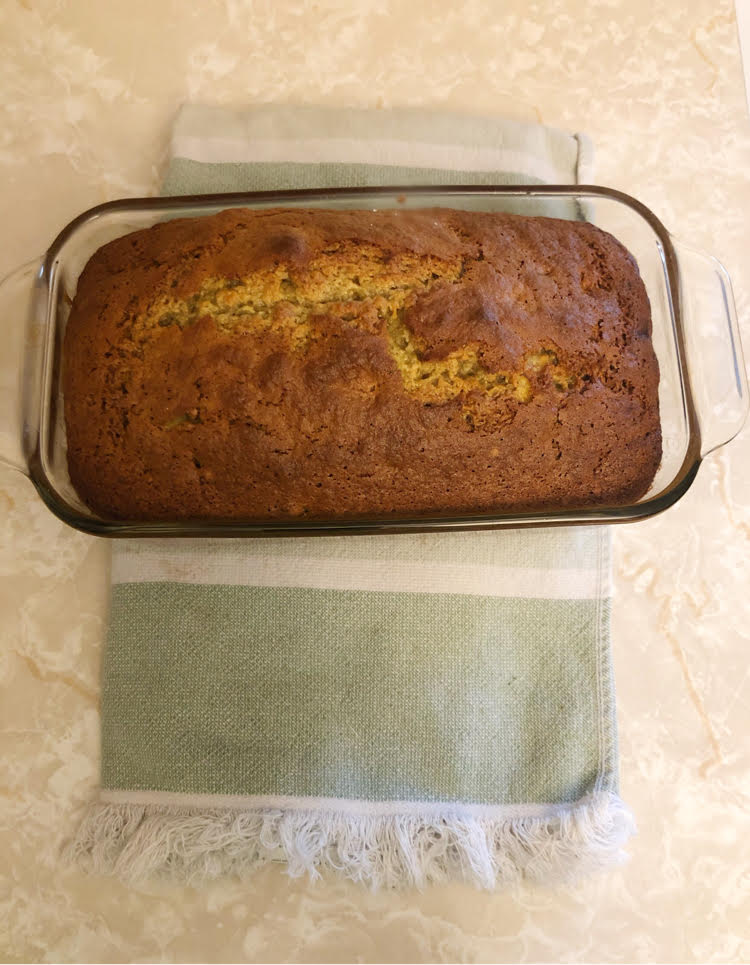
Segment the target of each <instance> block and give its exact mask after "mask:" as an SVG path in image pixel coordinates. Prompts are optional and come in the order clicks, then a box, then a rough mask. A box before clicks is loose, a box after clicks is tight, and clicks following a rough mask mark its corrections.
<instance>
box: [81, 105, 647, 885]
mask: <svg viewBox="0 0 750 965" xmlns="http://www.w3.org/2000/svg"><path fill="white" fill-rule="evenodd" d="M173 154H174V156H173V158H172V161H171V163H170V166H169V171H168V173H167V176H166V182H165V192H166V193H172V194H186V193H208V192H211V191H228V190H233V191H239V190H252V189H274V188H285V187H291V186H293V187H313V186H320V185H332V184H335V185H340V186H350V185H374V184H394V183H398V184H402V185H403V184H407V183H425V182H430V183H435V184H437V183H448V182H449V183H482V184H491V183H497V184H501V183H508V182H509V181H513V182H516V183H531V184H534V183H540V182H542V181H552V182H555V183H561V184H565V183H573V182H575V181H576V180H577V179H579V178H581V177H586V175H583V174H582V171H585V170H586V169H587V167H588V164H589V158H590V150H589V146H588V142H587V141H586V140H585V138H581V137H580V136H572V135H568V134H564V133H563V132H559V131H555V130H551V129H548V128H544V127H541V126H538V125H523V124H519V123H515V122H508V121H502V120H489V119H486V118H484V119H482V118H474V117H464V116H453V117H451V116H448V115H445V114H430V113H428V112H417V111H394V112H381V111H373V112H370V111H334V110H327V109H317V108H294V107H275V106H266V107H260V108H255V109H248V110H236V111H234V110H229V109H226V108H213V107H203V106H195V105H191V106H186V107H184V108H183V109H182V111H181V112H180V115H179V117H178V119H177V122H176V126H175V130H174V138H173ZM558 213H559V212H558ZM568 216H570V217H575V216H576V212H575V211H570V212H569V213H568ZM609 579H610V577H609V533H608V530H607V529H606V528H604V527H599V528H597V527H573V528H558V529H551V528H547V529H535V530H507V531H497V532H468V533H460V532H452V531H450V532H445V533H437V534H429V535H428V534H410V535H388V536H383V535H378V536H344V537H309V538H308V537H305V538H293V539H255V540H254V539H244V540H243V539H227V540H165V539H156V540H122V541H117V542H114V543H113V545H112V596H111V612H110V619H109V632H108V639H107V643H106V650H105V655H104V661H103V669H102V761H101V789H100V791H99V794H98V797H97V800H96V801H95V802H94V803H92V804H91V805H90V807H89V808H88V811H87V813H86V815H85V817H84V819H83V822H82V824H81V826H80V829H79V831H78V834H77V837H76V838H75V840H74V841H73V842H72V843H71V844H70V845H69V848H68V853H69V855H70V856H71V857H72V858H73V859H74V860H76V861H77V862H78V863H79V864H80V865H82V866H83V867H85V868H88V869H89V870H91V871H94V872H97V873H111V874H116V875H118V876H120V877H123V878H125V879H130V880H138V879H143V878H148V877H151V876H155V875H168V876H171V877H173V878H176V879H177V880H180V881H188V882H196V881H199V880H202V879H206V878H213V877H218V876H221V875H225V874H240V875H243V874H247V873H250V872H252V871H253V870H254V869H256V868H258V867H259V866H261V865H263V864H265V863H267V862H269V861H279V862H283V863H284V864H285V866H286V869H287V870H288V872H289V873H290V874H292V875H300V874H305V873H308V874H310V875H311V876H313V877H315V876H318V875H319V874H325V873H329V874H338V875H343V876H345V877H348V878H350V879H353V880H356V881H361V882H365V883H368V884H370V885H372V886H386V887H403V886H419V887H421V886H424V885H425V884H427V883H430V882H435V881H444V880H463V881H468V882H471V883H473V884H475V885H477V886H480V887H484V888H488V889H489V888H495V887H497V886H499V885H501V884H507V883H510V882H516V881H519V880H521V879H532V880H537V881H542V882H544V883H547V884H550V883H555V882H559V881H565V880H570V879H574V878H577V877H579V876H580V875H581V874H583V873H585V872H587V871H590V870H592V869H595V868H604V867H608V866H611V865H612V864H614V863H617V862H618V861H620V860H621V859H622V858H623V851H622V846H623V844H624V842H625V841H626V840H627V838H628V837H629V835H630V834H631V833H632V830H633V822H632V818H631V815H630V813H629V811H628V809H627V808H626V807H625V805H624V804H623V802H622V801H621V799H620V798H619V796H618V789H617V751H616V734H615V700H614V691H613V684H612V671H611V654H610V641H609V605H610V589H609Z"/></svg>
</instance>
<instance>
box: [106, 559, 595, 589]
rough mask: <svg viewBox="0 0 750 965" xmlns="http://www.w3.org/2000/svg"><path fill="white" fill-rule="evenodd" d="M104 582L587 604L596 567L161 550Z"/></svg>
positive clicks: (119, 564) (116, 562)
mask: <svg viewBox="0 0 750 965" xmlns="http://www.w3.org/2000/svg"><path fill="white" fill-rule="evenodd" d="M112 582H113V583H114V584H117V583H188V584H196V585H201V584H204V585H205V584H213V585H217V584H218V585H225V586H263V587H274V586H282V587H308V588H311V589H327V590H373V591H385V592H391V593H399V592H401V593H457V594H460V595H462V596H490V597H499V598H508V597H510V598H518V597H521V598H526V599H544V600H593V599H595V598H596V597H597V593H598V589H599V584H598V571H597V570H596V569H590V570H589V569H573V568H571V569H564V570H563V569H559V570H544V569H518V568H516V567H504V566H486V565H481V564H472V563H431V562H429V561H424V562H420V563H416V564H415V563H412V562H405V561H403V560H374V559H371V560H352V559H346V560H337V559H325V560H318V559H315V558H314V557H311V556H305V557H291V558H285V559H278V558H274V557H273V556H265V557H262V556H260V557H258V558H255V559H244V560H243V559H236V558H232V557H230V556H228V555H226V556H225V555H221V556H219V555H217V556H212V555H210V554H205V555H201V556H199V557H182V558H179V557H172V556H170V554H169V552H165V553H164V554H162V553H153V554H152V553H149V554H147V555H146V554H138V555H135V554H133V555H130V554H119V553H118V554H114V556H113V559H112Z"/></svg>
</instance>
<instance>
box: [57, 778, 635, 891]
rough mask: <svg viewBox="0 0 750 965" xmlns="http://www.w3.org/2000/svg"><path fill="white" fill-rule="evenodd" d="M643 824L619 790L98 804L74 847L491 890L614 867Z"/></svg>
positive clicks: (216, 868)
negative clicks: (352, 806)
mask: <svg viewBox="0 0 750 965" xmlns="http://www.w3.org/2000/svg"><path fill="white" fill-rule="evenodd" d="M634 831H635V826H634V821H633V818H632V815H631V813H630V811H629V810H628V808H627V807H626V806H625V804H624V803H623V802H622V800H621V799H620V798H619V797H618V796H617V795H616V794H612V793H610V792H599V793H597V794H593V795H589V796H587V797H586V798H582V799H581V800H580V801H579V802H577V804H575V805H574V806H572V807H571V806H570V805H568V806H564V807H562V806H561V807H560V808H559V810H552V811H551V812H550V813H548V814H546V815H545V816H544V817H539V816H533V817H529V816H525V817H519V816H518V815H517V813H516V815H510V816H508V817H503V816H502V814H501V815H500V816H497V817H492V818H487V817H473V816H467V815H462V814H461V811H460V808H458V809H457V808H456V807H455V806H454V807H451V806H450V805H446V808H445V812H444V813H442V814H437V815H436V814H434V813H432V814H424V815H422V816H420V815H418V814H416V815H415V814H408V815H395V816H394V815H388V816H385V815H375V816H373V815H357V814H345V813H337V812H320V811H317V812H316V811H305V810H274V809H258V810H227V809H202V810H190V809H187V808H179V807H171V806H156V805H136V804H105V803H96V804H92V805H91V806H90V807H89V809H88V811H87V813H86V814H85V817H84V819H83V821H82V823H81V825H80V828H79V830H78V834H77V835H76V837H75V839H74V840H73V841H72V842H71V843H70V844H69V845H68V846H67V848H66V849H65V855H66V857H67V859H68V860H69V861H72V862H73V863H75V864H76V865H78V866H79V867H80V868H82V869H85V870H87V871H89V872H91V873H94V874H106V875H114V876H116V877H119V878H121V879H123V880H125V881H129V882H139V881H143V880H146V879H149V878H154V877H168V878H171V879H174V880H177V881H180V882H183V883H188V884H198V883H200V882H203V881H206V880H211V879H214V878H218V877H221V876H224V875H236V876H239V877H247V876H248V875H249V874H251V873H253V872H254V871H256V870H257V869H259V868H260V867H262V866H263V865H265V864H267V863H269V862H272V861H275V862H284V863H285V864H286V870H287V872H288V873H289V875H291V876H292V877H300V876H303V875H309V877H310V878H311V879H315V878H319V877H320V876H321V874H322V873H325V872H334V873H336V874H338V875H340V876H343V877H345V878H348V879H350V880H352V881H356V882H361V883H364V884H367V885H370V886H371V887H372V888H373V889H378V888H402V887H408V886H411V887H417V888H422V887H424V886H425V885H427V884H433V883H437V882H444V881H465V882H468V883H470V884H473V885H475V886H476V887H477V888H483V889H487V890H492V889H495V888H497V887H498V886H500V885H508V884H514V883H517V882H519V881H521V880H523V879H526V880H534V881H541V882H543V883H544V884H545V885H550V884H558V883H563V882H570V881H572V880H577V879H578V878H579V877H581V876H582V875H584V874H587V873H589V872H591V871H595V870H603V869H606V868H611V867H612V866H614V865H617V864H620V863H622V861H623V860H625V859H626V857H627V856H626V855H625V854H624V853H623V851H622V846H623V844H624V843H625V841H626V840H627V839H628V838H629V837H630V835H631V834H633V833H634Z"/></svg>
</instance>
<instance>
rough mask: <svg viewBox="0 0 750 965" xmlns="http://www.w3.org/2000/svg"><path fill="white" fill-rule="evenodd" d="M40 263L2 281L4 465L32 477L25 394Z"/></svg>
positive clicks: (0, 448) (0, 442)
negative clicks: (27, 451) (26, 447)
mask: <svg viewBox="0 0 750 965" xmlns="http://www.w3.org/2000/svg"><path fill="white" fill-rule="evenodd" d="M38 273H39V260H35V261H30V262H29V263H28V264H26V265H22V266H21V267H20V268H17V269H16V270H15V271H12V272H11V273H10V274H9V275H6V276H5V278H3V279H2V281H0V319H1V320H2V326H3V329H4V334H3V353H2V363H0V464H2V465H6V466H10V467H11V468H12V469H18V471H19V472H22V473H25V474H27V475H28V468H27V466H26V459H25V456H24V447H23V433H24V416H23V391H24V381H25V376H26V371H27V367H28V365H29V363H30V362H31V358H30V353H31V352H32V351H33V348H34V346H33V345H32V344H30V343H31V340H32V339H33V330H32V327H31V326H30V325H29V313H30V305H31V299H32V296H33V293H34V281H35V278H36V276H37V275H38Z"/></svg>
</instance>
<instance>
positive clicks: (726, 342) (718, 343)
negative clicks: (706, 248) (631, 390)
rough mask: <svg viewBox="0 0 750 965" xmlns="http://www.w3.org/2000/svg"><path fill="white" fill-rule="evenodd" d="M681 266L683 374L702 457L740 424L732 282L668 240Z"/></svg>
mask: <svg viewBox="0 0 750 965" xmlns="http://www.w3.org/2000/svg"><path fill="white" fill-rule="evenodd" d="M672 240H673V244H674V247H675V251H676V252H677V258H678V262H679V268H680V273H679V274H680V285H681V290H680V305H681V311H682V319H683V329H684V332H685V342H686V350H687V363H688V372H689V375H690V384H691V388H692V392H693V401H694V404H695V408H696V410H697V413H698V422H699V425H700V432H701V455H702V456H706V455H708V453H710V452H713V450H714V449H718V448H719V446H723V445H724V444H725V443H727V442H729V441H730V440H731V439H733V438H734V437H735V436H736V435H737V433H738V432H739V431H740V429H741V428H742V425H743V423H744V421H745V418H746V416H747V412H748V386H747V374H746V372H745V363H744V360H743V356H742V344H741V342H740V330H739V325H738V323H737V310H736V308H735V304H734V296H733V294H732V282H731V280H730V278H729V275H728V273H727V270H726V268H724V266H723V265H722V264H721V262H720V261H718V260H717V259H716V258H714V257H712V256H711V255H707V254H705V252H702V251H698V250H697V249H695V248H691V247H690V245H686V244H684V243H683V242H681V241H677V240H676V239H672Z"/></svg>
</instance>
